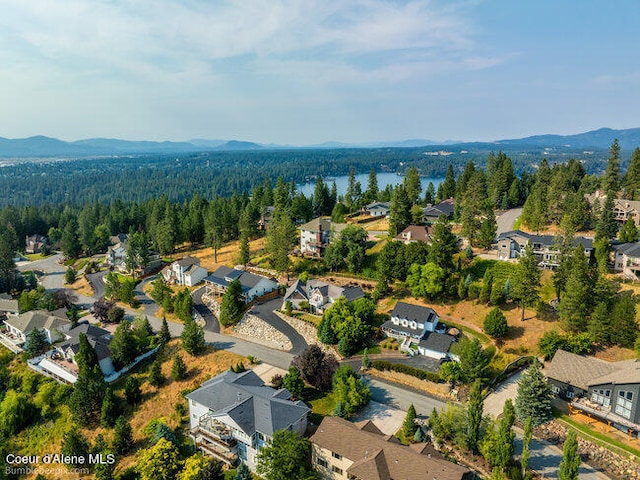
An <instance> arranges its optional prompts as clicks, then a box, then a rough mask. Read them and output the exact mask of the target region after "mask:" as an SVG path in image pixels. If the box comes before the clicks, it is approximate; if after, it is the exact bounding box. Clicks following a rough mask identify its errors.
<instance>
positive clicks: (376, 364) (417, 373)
mask: <svg viewBox="0 0 640 480" xmlns="http://www.w3.org/2000/svg"><path fill="white" fill-rule="evenodd" d="M395 346H397V345H395ZM371 368H375V369H376V370H381V371H385V370H390V371H393V372H398V373H404V374H406V375H411V376H412V377H416V378H419V379H420V380H428V381H430V382H435V383H441V382H442V378H440V375H438V374H437V373H433V372H429V371H427V370H420V369H419V368H415V367H412V366H410V365H405V364H403V363H391V362H388V361H386V360H374V361H372V362H371Z"/></svg>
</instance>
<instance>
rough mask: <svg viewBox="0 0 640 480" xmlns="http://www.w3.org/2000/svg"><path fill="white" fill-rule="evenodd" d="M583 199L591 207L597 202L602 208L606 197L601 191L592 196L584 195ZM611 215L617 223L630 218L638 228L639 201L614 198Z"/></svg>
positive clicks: (639, 216)
mask: <svg viewBox="0 0 640 480" xmlns="http://www.w3.org/2000/svg"><path fill="white" fill-rule="evenodd" d="M585 199H586V200H587V202H588V203H589V204H590V205H591V206H592V207H593V206H594V205H595V203H596V202H598V204H599V206H600V207H602V206H604V202H605V200H606V199H607V195H606V193H605V192H604V191H602V190H596V191H595V192H594V193H592V194H587V195H585ZM613 213H614V217H615V219H616V220H617V221H618V222H620V223H625V222H626V221H627V220H628V219H629V218H631V219H633V221H634V222H635V224H636V227H640V201H638V200H626V199H624V198H614V199H613Z"/></svg>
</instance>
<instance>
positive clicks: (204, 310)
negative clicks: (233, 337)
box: [191, 287, 220, 333]
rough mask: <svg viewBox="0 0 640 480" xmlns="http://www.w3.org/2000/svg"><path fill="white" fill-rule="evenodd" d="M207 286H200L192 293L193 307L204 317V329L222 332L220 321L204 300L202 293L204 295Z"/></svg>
mask: <svg viewBox="0 0 640 480" xmlns="http://www.w3.org/2000/svg"><path fill="white" fill-rule="evenodd" d="M204 291H205V287H200V288H199V289H197V290H196V291H195V292H193V293H192V294H191V298H192V300H193V308H194V310H195V311H196V312H198V314H199V315H200V316H201V317H202V318H203V319H204V331H205V332H213V333H220V322H219V321H218V319H217V318H216V316H215V315H214V314H213V312H212V311H211V310H210V309H209V307H207V305H206V304H205V303H204V302H203V301H202V295H204Z"/></svg>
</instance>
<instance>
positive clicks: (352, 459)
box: [310, 417, 475, 480]
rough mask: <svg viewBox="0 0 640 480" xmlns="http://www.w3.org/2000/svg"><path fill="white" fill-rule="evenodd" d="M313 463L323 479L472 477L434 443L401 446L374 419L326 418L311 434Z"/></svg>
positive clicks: (449, 479) (442, 479)
mask: <svg viewBox="0 0 640 480" xmlns="http://www.w3.org/2000/svg"><path fill="white" fill-rule="evenodd" d="M310 441H311V462H312V464H313V466H314V468H315V469H316V470H317V472H318V473H319V474H320V477H321V478H322V479H323V480H339V479H345V480H347V479H348V480H391V479H398V480H400V479H402V480H424V479H427V480H432V479H437V480H472V479H474V478H475V474H474V473H473V472H472V471H470V470H469V469H467V468H465V467H462V466H460V465H456V464H455V463H452V462H449V461H448V460H445V458H444V457H443V456H442V455H441V454H440V453H438V452H437V451H436V450H435V449H434V448H433V447H432V446H431V445H429V444H425V443H416V444H411V445H402V444H401V443H400V442H399V441H398V439H397V438H396V437H394V436H393V435H384V434H383V433H382V432H381V431H380V430H379V429H378V428H377V427H376V426H375V425H374V424H373V423H372V422H371V421H369V420H367V421H363V422H359V423H351V422H350V421H348V420H345V419H343V418H340V417H324V418H323V419H322V422H321V423H320V426H319V427H318V430H316V432H315V433H314V434H313V435H312V436H311V438H310Z"/></svg>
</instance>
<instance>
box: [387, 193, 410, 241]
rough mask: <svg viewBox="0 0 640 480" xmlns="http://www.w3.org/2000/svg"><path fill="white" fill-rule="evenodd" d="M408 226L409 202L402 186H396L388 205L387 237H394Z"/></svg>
mask: <svg viewBox="0 0 640 480" xmlns="http://www.w3.org/2000/svg"><path fill="white" fill-rule="evenodd" d="M410 224H411V202H410V201H409V196H408V195H407V190H406V189H405V188H404V185H398V186H397V187H396V188H395V190H394V191H393V196H392V198H391V204H390V205H389V235H391V236H393V237H395V236H396V235H398V234H399V233H400V232H402V231H403V230H404V229H405V228H407V227H408V226H409V225H410Z"/></svg>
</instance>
